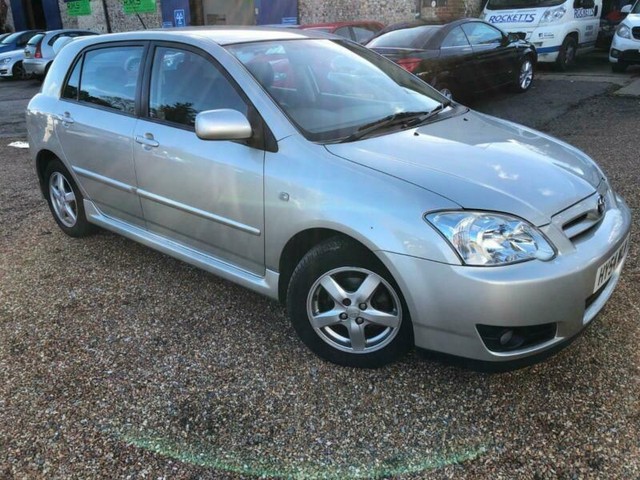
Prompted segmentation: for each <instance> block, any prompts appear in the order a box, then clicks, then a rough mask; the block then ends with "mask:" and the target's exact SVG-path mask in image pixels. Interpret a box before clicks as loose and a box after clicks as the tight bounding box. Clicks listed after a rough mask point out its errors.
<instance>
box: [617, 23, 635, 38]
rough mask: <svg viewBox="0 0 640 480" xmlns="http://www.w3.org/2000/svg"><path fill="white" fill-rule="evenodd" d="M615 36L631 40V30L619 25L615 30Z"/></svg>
mask: <svg viewBox="0 0 640 480" xmlns="http://www.w3.org/2000/svg"><path fill="white" fill-rule="evenodd" d="M616 34H617V35H618V36H619V37H622V38H631V29H630V28H629V27H627V26H626V25H620V26H619V27H618V30H616Z"/></svg>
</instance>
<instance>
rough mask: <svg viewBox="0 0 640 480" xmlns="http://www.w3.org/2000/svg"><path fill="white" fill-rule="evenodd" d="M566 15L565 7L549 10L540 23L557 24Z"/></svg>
mask: <svg viewBox="0 0 640 480" xmlns="http://www.w3.org/2000/svg"><path fill="white" fill-rule="evenodd" d="M565 13H567V9H566V8H564V7H558V8H549V9H547V11H546V12H544V14H543V15H542V18H541V19H540V23H553V22H557V21H558V20H561V19H562V17H564V14H565Z"/></svg>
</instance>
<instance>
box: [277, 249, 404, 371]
mask: <svg viewBox="0 0 640 480" xmlns="http://www.w3.org/2000/svg"><path fill="white" fill-rule="evenodd" d="M287 308H288V311H289V316H290V318H291V321H292V323H293V327H294V328H295V330H296V332H297V333H298V335H299V336H300V338H301V339H302V341H303V342H304V343H305V344H306V345H307V346H308V347H309V348H310V349H311V350H312V351H313V352H314V353H316V354H317V355H319V356H320V357H322V358H324V359H325V360H328V361H330V362H334V363H337V364H340V365H345V366H351V367H364V368H376V367H381V366H383V365H386V364H389V363H391V362H393V361H395V360H397V359H398V358H399V357H401V356H402V355H403V354H405V353H406V352H407V351H408V350H409V349H410V348H411V346H412V344H413V332H412V327H411V320H410V318H409V314H408V311H407V308H406V306H405V304H404V300H403V299H402V294H401V292H400V290H399V288H398V286H397V284H396V283H395V281H394V280H393V278H392V277H391V275H390V274H389V272H388V271H387V270H386V268H385V267H384V266H383V265H382V263H381V262H380V261H379V260H378V259H377V258H375V256H374V255H373V254H372V253H370V252H368V251H367V250H366V249H364V248H363V247H361V246H359V245H357V244H355V243H354V242H352V241H349V240H347V239H343V238H340V237H335V238H332V239H329V240H327V241H326V242H324V243H322V244H319V245H317V246H316V247H314V248H313V249H312V250H311V251H309V252H308V253H307V254H306V255H305V256H304V258H303V259H302V260H301V261H300V263H299V264H298V266H297V268H296V269H295V271H294V272H293V275H292V276H291V281H290V283H289V289H288V292H287Z"/></svg>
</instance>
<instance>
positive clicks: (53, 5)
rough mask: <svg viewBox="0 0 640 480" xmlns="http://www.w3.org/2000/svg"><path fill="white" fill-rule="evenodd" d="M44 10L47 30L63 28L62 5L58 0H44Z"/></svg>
mask: <svg viewBox="0 0 640 480" xmlns="http://www.w3.org/2000/svg"><path fill="white" fill-rule="evenodd" d="M42 10H43V11H44V18H45V19H46V22H47V28H46V29H47V30H58V29H59V28H62V18H60V7H59V5H58V0H42Z"/></svg>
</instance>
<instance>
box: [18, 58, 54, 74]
mask: <svg viewBox="0 0 640 480" xmlns="http://www.w3.org/2000/svg"><path fill="white" fill-rule="evenodd" d="M47 63H48V60H45V59H40V58H25V59H24V60H23V61H22V66H23V67H24V70H25V71H26V72H27V73H28V74H30V75H44V72H45V70H46V68H47Z"/></svg>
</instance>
